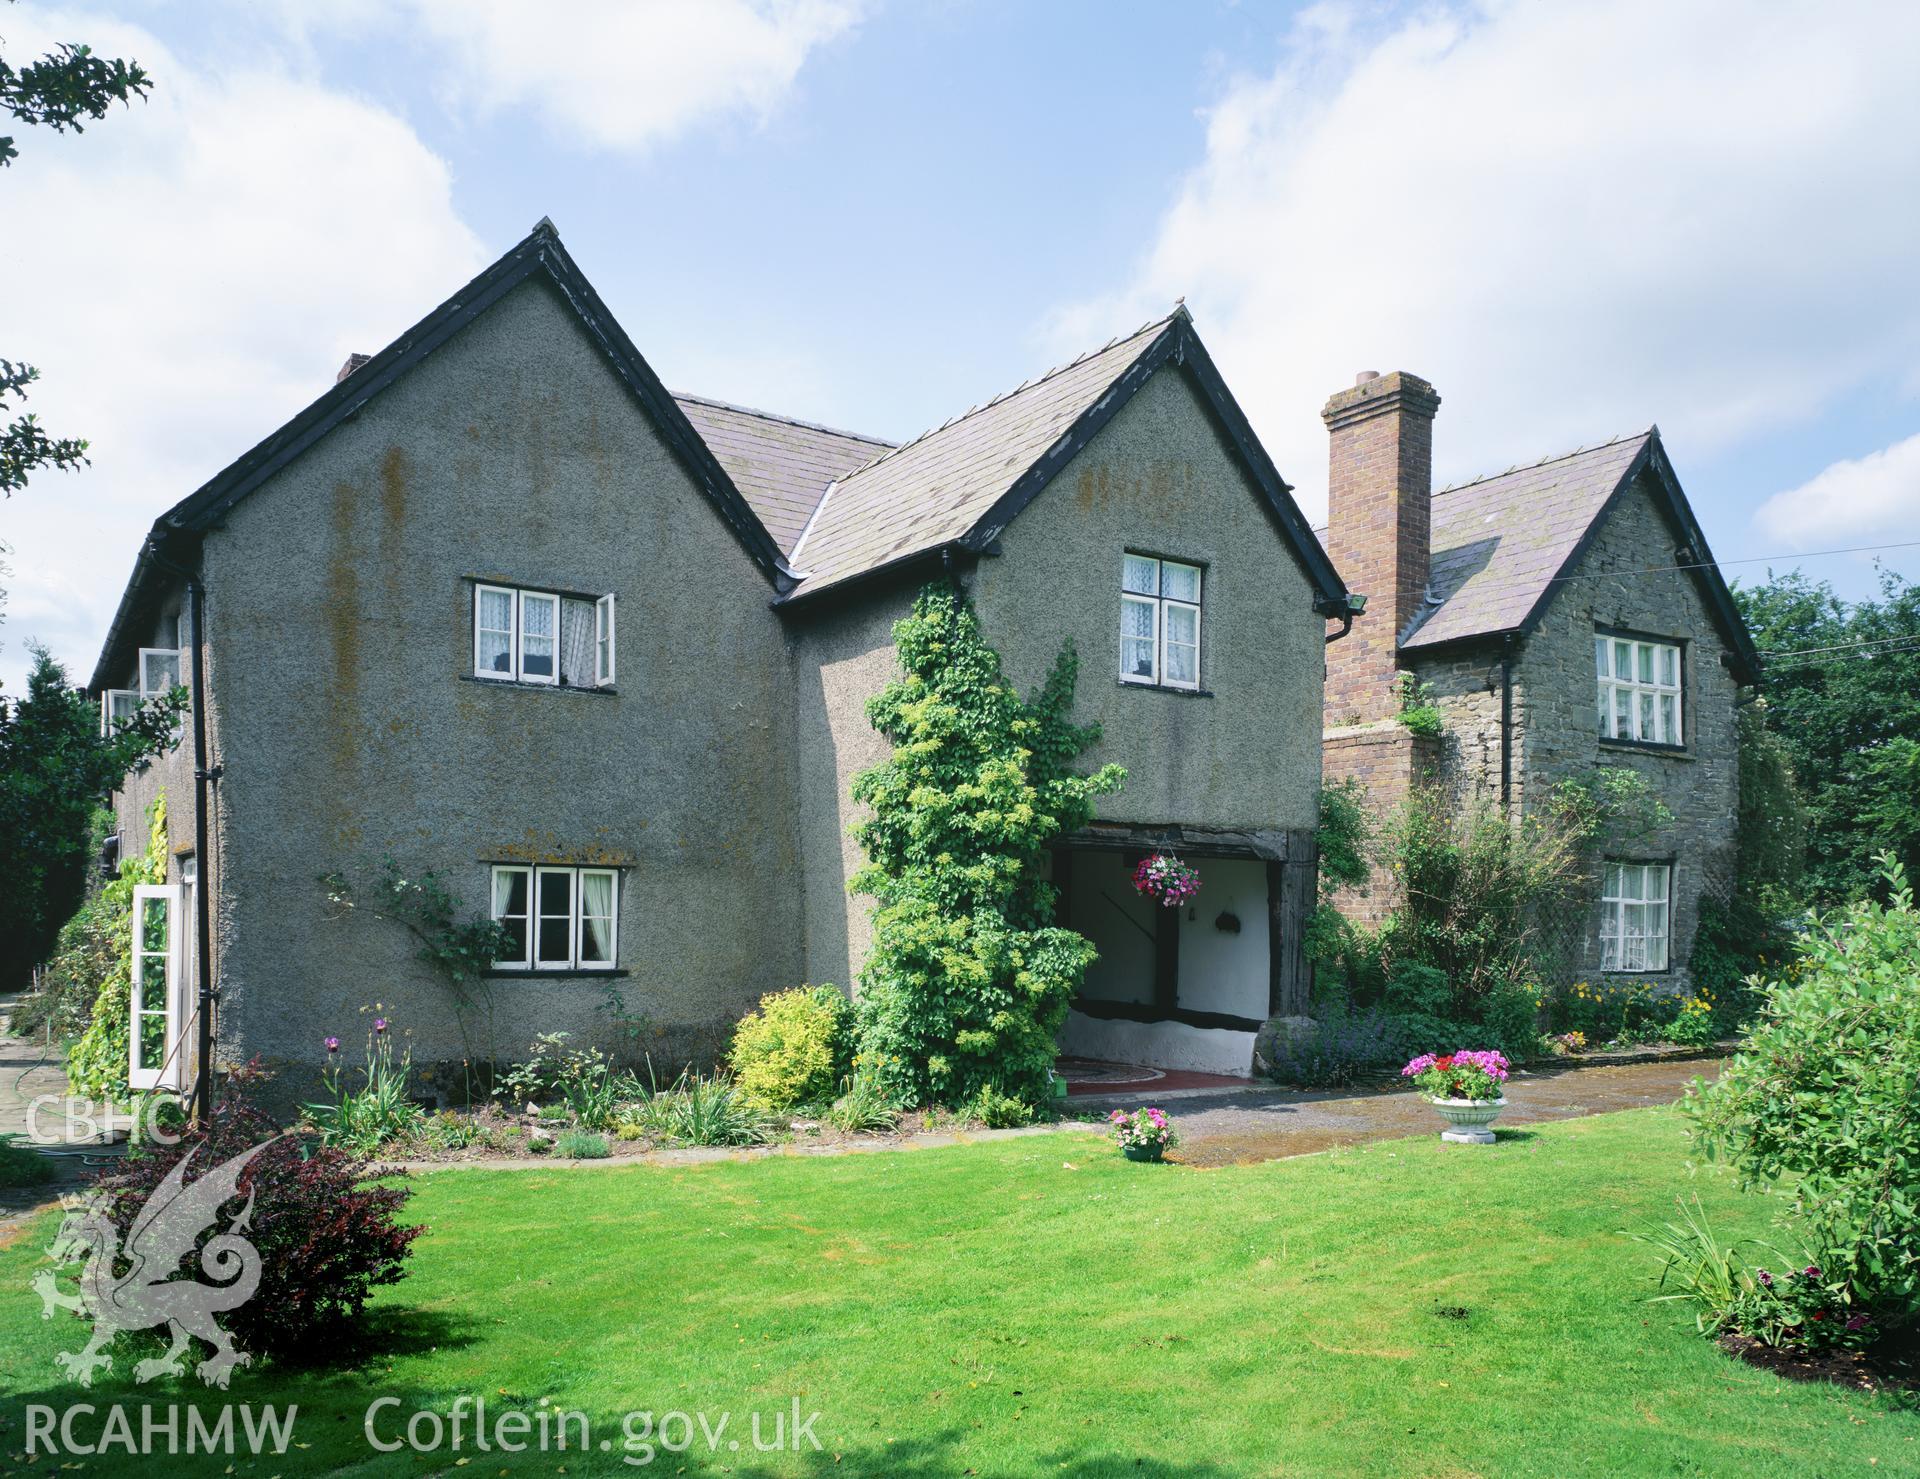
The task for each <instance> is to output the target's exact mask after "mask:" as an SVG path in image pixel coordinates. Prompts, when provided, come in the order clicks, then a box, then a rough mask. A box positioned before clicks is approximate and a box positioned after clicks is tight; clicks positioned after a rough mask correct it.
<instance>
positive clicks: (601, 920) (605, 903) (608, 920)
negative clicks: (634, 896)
mask: <svg viewBox="0 0 1920 1479" xmlns="http://www.w3.org/2000/svg"><path fill="white" fill-rule="evenodd" d="M579 892H580V912H579V928H578V929H577V930H576V931H575V932H574V943H573V958H574V960H575V962H576V963H577V964H579V965H580V966H582V967H590V966H610V965H612V964H613V962H614V960H615V958H616V956H617V952H618V948H619V928H620V916H619V912H618V911H617V910H616V909H615V908H614V901H615V899H617V898H618V897H619V894H620V875H619V874H618V873H616V872H615V871H614V870H613V869H611V868H582V869H581V870H580V890H579Z"/></svg>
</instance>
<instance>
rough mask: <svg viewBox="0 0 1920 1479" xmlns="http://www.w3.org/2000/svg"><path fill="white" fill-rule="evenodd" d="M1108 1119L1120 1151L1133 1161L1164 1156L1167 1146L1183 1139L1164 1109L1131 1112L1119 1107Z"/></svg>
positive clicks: (1156, 1159) (1155, 1159) (1149, 1159)
mask: <svg viewBox="0 0 1920 1479" xmlns="http://www.w3.org/2000/svg"><path fill="white" fill-rule="evenodd" d="M1107 1123H1108V1124H1109V1125H1111V1126H1112V1127H1113V1139H1114V1143H1115V1144H1117V1145H1118V1146H1119V1147H1120V1153H1121V1154H1122V1155H1124V1156H1125V1157H1126V1158H1127V1159H1128V1160H1130V1161H1158V1160H1163V1159H1165V1157H1166V1154H1167V1151H1168V1149H1169V1148H1170V1147H1172V1146H1175V1145H1178V1144H1179V1143H1180V1136H1179V1134H1178V1132H1176V1131H1175V1130H1174V1128H1173V1121H1172V1120H1170V1119H1168V1118H1167V1112H1166V1111H1165V1110H1164V1109H1153V1108H1147V1109H1136V1110H1134V1111H1133V1113H1132V1114H1128V1113H1127V1111H1126V1110H1124V1109H1116V1110H1114V1112H1113V1113H1112V1114H1110V1115H1108V1116H1107Z"/></svg>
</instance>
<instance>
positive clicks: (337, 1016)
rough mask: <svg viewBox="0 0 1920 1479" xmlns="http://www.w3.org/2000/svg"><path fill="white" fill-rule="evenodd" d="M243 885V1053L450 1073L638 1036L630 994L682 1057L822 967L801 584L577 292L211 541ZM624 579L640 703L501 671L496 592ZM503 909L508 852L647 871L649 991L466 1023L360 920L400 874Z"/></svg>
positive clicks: (403, 404) (229, 839) (577, 996)
mask: <svg viewBox="0 0 1920 1479" xmlns="http://www.w3.org/2000/svg"><path fill="white" fill-rule="evenodd" d="M204 558H205V570H206V584H207V588H208V624H209V630H210V634H211V640H212V643H213V647H214V651H215V653H216V655H217V661H216V664H215V667H216V672H217V680H216V682H215V684H214V689H213V697H214V701H215V707H216V713H217V719H218V730H219V737H220V752H219V757H218V758H219V759H220V760H221V762H222V763H223V764H224V766H225V769H226V774H225V776H224V779H223V780H222V782H221V794H222V803H221V811H220V814H219V817H218V826H219V847H220V857H221V859H222V861H223V862H224V864H225V868H224V880H225V883H224V887H223V889H222V895H223V898H222V912H221V917H220V945H221V952H220V957H219V966H220V981H221V989H222V992H223V1012H222V1034H221V1043H220V1049H221V1052H222V1054H223V1056H225V1057H228V1058H244V1057H247V1056H250V1055H252V1054H256V1053H257V1054H261V1055H263V1056H265V1057H267V1058H268V1059H273V1060H304V1061H305V1062H307V1063H309V1064H310V1063H312V1062H314V1061H315V1060H317V1059H318V1057H319V1055H320V1041H319V1040H320V1038H321V1036H322V1035H323V1034H324V1033H327V1032H337V1033H338V1034H339V1035H340V1036H341V1037H342V1038H343V1039H344V1040H346V1041H347V1042H348V1044H349V1046H350V1047H351V1048H354V1049H357V1047H358V1041H359V1037H360V1035H361V1031H362V1029H363V1024H364V1022H365V1020H366V1017H365V1015H364V1013H363V1008H367V1007H370V1006H371V1004H372V1003H375V1002H379V1003H381V1004H383V1005H384V1007H385V1008H386V1014H387V1015H388V1016H389V1017H391V1018H392V1019H394V1021H395V1022H396V1024H397V1025H399V1026H400V1027H402V1028H405V1029H408V1030H410V1031H411V1032H412V1034H413V1047H414V1052H415V1056H416V1059H420V1060H448V1059H458V1058H460V1057H462V1056H463V1055H465V1054H466V1053H468V1052H480V1053H484V1052H487V1051H489V1050H491V1051H495V1052H498V1053H501V1054H504V1055H518V1054H520V1053H522V1052H524V1050H525V1048H526V1045H527V1043H528V1042H529V1040H530V1039H531V1038H532V1036H533V1034H534V1033H536V1032H541V1031H554V1030H566V1031H571V1032H573V1033H575V1034H576V1035H578V1037H580V1038H599V1039H602V1040H604V1039H605V1037H606V1034H607V1031H608V1029H609V1026H610V1014H609V1012H608V1010H607V1004H608V994H607V993H608V988H609V987H610V986H611V987H613V988H614V989H617V990H618V992H619V993H620V995H621V996H622V997H623V998H624V1005H625V1007H626V1009H627V1011H629V1012H631V1013H637V1014H641V1015H643V1016H645V1017H646V1018H648V1019H650V1020H651V1021H652V1022H654V1023H656V1024H670V1025H671V1026H672V1027H673V1028H674V1029H675V1030H674V1032H673V1033H671V1034H668V1035H667V1036H665V1037H659V1036H657V1035H656V1036H655V1037H651V1038H649V1039H648V1040H647V1042H646V1043H645V1044H644V1045H646V1046H649V1047H650V1048H652V1049H653V1050H654V1051H656V1052H657V1053H659V1054H662V1055H664V1056H666V1057H668V1058H671V1057H673V1056H675V1055H677V1054H679V1053H682V1052H697V1051H698V1050H699V1047H700V1044H699V1043H698V1042H697V1041H696V1038H697V1037H698V1035H699V1030H700V1029H702V1028H704V1027H712V1028H715V1029H717V1028H719V1027H720V1026H722V1025H723V1024H725V1023H726V1022H728V1021H729V1020H730V1019H732V1018H734V1017H736V1016H737V1015H738V1014H739V1013H740V1012H741V1011H742V1010H744V1009H745V1008H746V1007H747V1006H748V1005H750V1004H751V1002H752V1000H753V999H754V997H755V996H756V995H757V994H758V993H759V992H760V991H762V990H765V989H770V988H772V987H775V986H780V985H785V984H789V983H790V982H791V981H793V980H794V979H795V978H796V976H797V973H798V970H799V966H800V939H801V928H800V925H801V920H800V904H799V899H800V894H799V888H798V885H797V883H796V881H795V880H796V875H797V863H798V855H797V850H796V846H795V835H794V831H793V828H792V827H791V826H790V825H789V823H788V820H787V819H788V817H789V814H790V812H789V807H788V798H789V796H790V795H791V793H792V785H793V774H792V768H791V754H792V743H791V741H792V732H791V724H790V716H791V712H792V690H791V677H790V671H789V668H788V665H787V662H786V655H785V651H784V647H783V643H782V634H781V631H780V628H779V624H778V622H777V620H776V619H775V617H774V616H773V615H772V613H771V612H770V611H769V609H768V599H769V595H770V591H769V588H768V586H767V584H766V582H765V581H764V579H763V578H762V577H761V576H760V574H759V573H758V571H757V570H756V569H755V567H754V566H753V565H752V563H751V562H750V561H749V560H748V558H747V556H746V555H745V553H744V552H743V551H742V550H741V549H740V547H739V545H738V544H737V543H736V542H735V540H734V538H733V536H732V535H731V534H730V533H729V532H728V531H727V530H726V528H725V527H724V525H723V524H722V523H721V521H720V520H719V518H718V516H717V515H715V514H714V513H713V511H712V510H711V508H710V507H709V505H707V504H706V503H705V501H704V500H703V499H702V497H701V496H700V494H699V493H698V492H697V490H696V487H695V485H694V484H693V482H692V481H691V479H690V478H689V477H688V476H687V475H686V473H685V472H684V471H683V470H682V468H681V467H680V466H679V464H678V463H677V462H676V461H675V460H674V459H673V457H672V456H671V455H670V453H669V452H668V451H667V450H666V448H665V447H664V445H663V444H662V442H661V441H660V439H659V437H658V435H657V434H656V432H655V430H654V428H653V426H652V424H651V422H650V421H649V420H648V418H647V416H646V415H645V413H644V412H643V411H642V410H641V409H640V408H639V407H638V406H637V405H636V404H635V403H634V402H633V400H632V399H631V398H630V397H629V396H628V394H627V393H626V391H625V390H624V389H623V387H622V386H621V385H620V384H619V382H618V381H617V380H616V379H615V377H614V376H613V374H612V373H611V371H610V370H609V369H608V368H607V366H606V364H605V363H604V361H603V360H602V359H601V358H600V356H599V354H598V352H597V351H596V350H595V349H594V348H593V347H592V345H591V344H590V342H589V341H588V339H587V338H586V336H585V335H584V333H583V332H582V331H581V329H580V328H579V326H578V323H577V321H576V320H575V319H574V318H573V317H572V316H571V315H570V313H568V312H567V311H565V310H564V309H563V307H562V306H561V305H560V302H559V300H558V299H557V297H555V296H554V295H553V294H552V291H551V290H550V289H549V288H548V287H546V286H545V285H544V284H540V283H530V284H527V285H523V286H521V287H520V288H518V289H516V290H514V292H513V293H512V294H510V295H509V296H508V297H507V298H505V299H503V300H502V301H501V302H500V303H499V304H498V305H496V306H495V307H494V308H493V309H492V310H491V311H490V312H488V313H486V314H484V315H482V316H481V317H480V318H479V319H478V320H476V321H475V322H474V323H473V324H472V325H471V326H469V327H468V328H467V329H465V330H464V331H463V332H462V333H461V334H460V335H459V336H457V337H456V338H455V339H453V340H452V341H451V342H450V343H448V344H447V345H446V346H445V347H443V348H442V349H440V350H439V351H437V352H436V353H435V354H434V355H433V356H432V357H431V358H430V359H428V360H427V361H426V362H424V363H423V364H422V365H421V366H420V367H419V368H417V369H416V370H414V371H413V372H412V373H411V374H410V375H408V376H407V377H405V378H404V379H402V380H401V381H400V382H398V383H397V384H396V385H395V386H394V387H392V388H391V389H390V390H389V391H388V392H386V393H385V394H384V395H382V396H381V397H379V398H378V399H377V400H375V401H374V402H373V403H372V404H370V405H369V406H368V407H367V409H366V410H365V411H364V412H363V413H362V414H361V415H360V416H359V417H357V418H356V419H354V420H352V421H349V422H347V423H346V424H344V425H342V426H341V427H339V428H338V429H336V430H335V431H334V432H332V433H331V434H330V435H329V436H328V437H326V438H325V439H323V440H322V441H321V442H320V443H319V444H318V445H317V446H316V447H315V448H314V449H313V450H311V451H310V452H309V453H307V454H306V455H305V456H304V457H303V458H302V459H300V460H299V461H298V462H296V463H295V464H294V465H292V466H291V467H289V468H288V469H286V470H285V471H283V472H282V473H280V474H279V475H277V476H276V477H275V478H274V479H273V480H272V482H270V483H269V484H268V485H266V486H265V487H263V488H262V489H260V490H259V491H258V492H256V493H255V494H253V495H252V496H251V497H250V498H249V499H247V500H246V501H244V502H243V503H241V504H240V505H238V506H237V507H236V508H235V509H234V510H233V511H232V513H231V514H230V515H229V517H228V519H227V521H226V525H225V527H224V528H223V529H222V530H220V531H218V532H215V533H213V534H211V535H210V536H209V537H208V540H207V543H206V548H205V556H204ZM476 577H477V578H480V579H483V580H486V581H489V582H497V583H500V584H505V585H524V586H528V587H532V588H537V589H545V590H562V591H571V592H577V593H583V594H596V593H600V592H605V591H613V592H615V593H616V594H617V598H618V610H619V663H618V684H617V689H616V691H614V692H612V693H606V692H588V691H570V690H565V689H556V688H525V687H518V686H507V685H500V684H494V683H489V682H486V681H483V680H476V679H473V678H471V677H470V676H468V675H469V674H470V673H471V671H472V614H471V582H472V580H473V579H474V578H476ZM385 855H391V856H393V857H394V858H395V859H396V860H397V861H398V862H399V864H400V865H401V867H402V869H403V871H405V872H407V873H409V874H410V875H417V874H418V873H419V872H420V871H421V870H426V869H432V870H435V871H436V872H439V873H441V874H442V875H444V877H445V879H446V881H447V883H448V884H449V886H450V887H451V888H452V889H453V890H454V891H455V892H456V893H457V894H459V895H460V896H461V898H462V899H463V900H464V901H465V904H466V909H467V912H469V913H476V912H481V911H484V909H485V907H486V902H487V891H488V874H487V866H486V865H487V863H488V862H489V861H533V862H553V863H568V862H599V861H610V862H615V863H619V864H621V865H623V866H624V869H625V871H624V873H623V876H622V887H621V897H620V922H619V929H620V941H619V961H620V964H621V966H622V967H624V968H625V969H626V970H627V971H628V972H629V973H630V974H628V975H627V976H626V977H624V978H621V979H616V980H611V981H610V980H608V979H607V978H605V977H594V976H588V975H582V976H579V977H574V978H567V979H553V978H544V977H540V978H530V979H517V978H512V977H508V978H502V979H496V980H494V981H492V982H491V983H490V985H489V988H488V990H487V992H486V993H485V995H486V997H487V998H488V1000H489V1006H488V1009H487V1010H484V1011H480V1012H476V1013H474V1014H471V1016H470V1018H469V1020H468V1021H467V1022H466V1023H465V1024H464V1026H463V1024H462V1022H461V1021H460V1020H459V1019H458V1018H457V1016H456V1012H455V1010H454V1006H453V1003H452V1001H451V999H450V997H449V995H448V993H447V991H446V989H445V987H444V986H443V984H442V983H441V982H440V980H439V978H437V977H436V976H434V975H432V974H430V973H429V972H428V971H427V970H426V969H425V968H424V967H423V966H421V965H420V964H419V963H418V962H417V961H416V960H415V959H414V958H413V957H414V950H415V946H414V944H413V942H412V941H411V940H410V939H409V937H408V935H407V933H406V932H405V931H404V929H402V928H401V927H400V926H399V925H397V924H394V923H390V922H386V921H381V920H377V919H374V918H371V917H368V914H367V911H366V910H364V909H362V910H357V911H355V912H354V913H353V914H351V915H349V916H347V917H344V918H341V917H329V914H328V911H327V910H326V908H325V907H324V899H323V892H322V889H321V887H320V885H319V883H318V882H317V878H318V876H319V875H321V874H323V873H327V872H330V871H334V870H339V871H342V872H345V873H347V874H349V875H350V876H352V877H354V878H356V879H357V880H358V881H359V882H360V883H361V885H362V886H363V888H364V885H365V884H366V883H367V882H369V881H370V879H371V878H372V876H373V874H374V870H375V869H376V867H377V865H378V862H379V860H380V859H381V858H382V857H383V856H385Z"/></svg>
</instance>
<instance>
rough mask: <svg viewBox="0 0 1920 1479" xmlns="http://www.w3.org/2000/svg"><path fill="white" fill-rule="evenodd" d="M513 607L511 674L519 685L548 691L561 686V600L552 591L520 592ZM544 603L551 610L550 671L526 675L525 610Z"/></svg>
mask: <svg viewBox="0 0 1920 1479" xmlns="http://www.w3.org/2000/svg"><path fill="white" fill-rule="evenodd" d="M518 596H519V599H518V600H517V601H516V602H515V604H514V612H513V626H514V643H513V672H514V676H515V677H516V678H518V679H519V680H520V681H521V682H522V683H539V684H542V685H544V686H546V687H549V688H556V687H558V686H559V684H560V597H559V596H558V595H557V594H555V593H554V592H552V591H520V592H518ZM537 601H544V602H545V603H546V604H547V605H548V606H550V607H551V608H552V610H553V621H552V624H551V625H550V627H549V628H548V631H549V635H548V637H547V641H548V642H550V643H552V644H553V671H552V672H550V673H529V672H528V671H527V670H526V669H527V652H526V647H527V607H528V606H529V605H531V604H533V603H534V602H537Z"/></svg>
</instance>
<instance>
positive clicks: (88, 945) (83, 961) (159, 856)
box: [49, 792, 167, 1100]
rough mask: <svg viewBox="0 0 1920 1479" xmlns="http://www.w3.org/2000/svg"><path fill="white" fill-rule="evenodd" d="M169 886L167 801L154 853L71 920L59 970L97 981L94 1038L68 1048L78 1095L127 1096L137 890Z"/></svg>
mask: <svg viewBox="0 0 1920 1479" xmlns="http://www.w3.org/2000/svg"><path fill="white" fill-rule="evenodd" d="M166 881H167V798H166V795H165V793H164V792H163V793H162V794H160V795H159V796H156V797H155V798H154V801H153V805H151V806H149V807H148V808H147V846H146V851H144V852H142V853H140V854H138V855H137V856H134V857H128V858H122V859H121V860H120V876H119V877H118V878H115V879H114V880H112V881H111V882H110V883H108V884H107V885H106V886H105V887H103V888H102V889H101V890H100V891H99V892H98V893H97V894H95V895H94V896H93V897H92V898H91V899H89V900H88V901H87V902H86V904H85V905H84V906H82V908H81V910H80V912H79V913H78V914H76V915H74V917H73V918H72V919H70V920H68V921H67V924H66V926H65V928H63V929H62V930H61V932H60V942H59V945H58V946H57V947H56V949H55V952H54V958H53V961H52V963H51V965H50V967H49V968H50V969H51V970H53V971H56V972H57V971H61V970H67V971H75V972H85V973H86V974H87V975H90V976H94V977H97V979H98V983H99V984H98V989H97V991H96V993H95V995H94V998H93V1013H92V1015H91V1017H90V1018H89V1019H88V1022H87V1027H86V1031H84V1032H83V1033H81V1035H80V1037H79V1040H78V1041H76V1042H75V1043H74V1044H73V1045H72V1046H71V1047H70V1048H68V1049H67V1082H68V1083H69V1084H70V1085H71V1086H72V1088H73V1091H74V1092H75V1093H76V1094H81V1095H84V1096H86V1097H88V1098H91V1099H102V1100H119V1099H124V1098H126V1094H127V1061H128V1040H127V1033H128V1031H129V1023H130V1020H131V1014H132V1010H133V1002H132V997H133V890H134V887H135V886H136V885H137V884H142V883H165V882H166Z"/></svg>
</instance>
